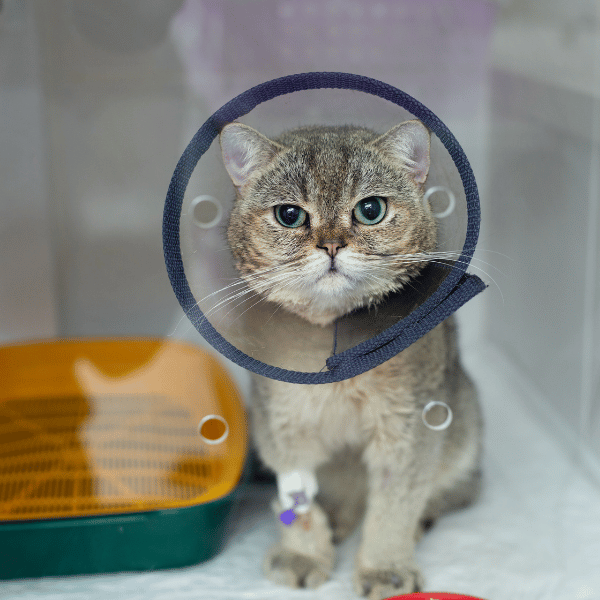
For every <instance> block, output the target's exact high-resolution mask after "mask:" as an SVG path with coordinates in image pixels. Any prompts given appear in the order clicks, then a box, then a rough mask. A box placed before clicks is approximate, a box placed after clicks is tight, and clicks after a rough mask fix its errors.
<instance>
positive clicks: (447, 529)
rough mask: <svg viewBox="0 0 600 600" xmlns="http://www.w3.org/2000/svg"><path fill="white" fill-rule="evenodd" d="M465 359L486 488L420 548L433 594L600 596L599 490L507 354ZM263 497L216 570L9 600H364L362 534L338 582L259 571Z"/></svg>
mask: <svg viewBox="0 0 600 600" xmlns="http://www.w3.org/2000/svg"><path fill="white" fill-rule="evenodd" d="M465 358H466V360H465V362H466V365H467V367H468V369H469V371H470V372H471V373H472V375H473V377H474V378H475V380H476V382H477V384H478V386H479V388H480V392H481V396H482V402H483V405H484V411H485V416H486V428H487V430H486V455H485V465H484V467H485V491H484V494H483V497H482V499H481V500H480V502H479V503H478V504H477V505H476V506H474V507H472V508H470V509H467V510H465V511H462V512H459V513H455V514H452V515H449V516H447V517H444V518H443V519H441V520H440V521H439V522H438V523H437V525H436V526H435V527H434V528H433V529H432V531H431V532H430V533H428V534H427V535H426V536H425V537H424V538H423V540H422V541H421V543H420V544H419V546H418V549H417V560H418V562H419V564H420V565H421V568H422V571H423V574H424V576H425V579H426V584H427V587H426V589H427V590H431V591H434V590H435V591H450V592H456V593H464V594H472V595H477V596H481V597H483V598H487V599H489V600H517V599H518V600H521V599H527V600H600V493H599V490H598V487H596V485H595V484H594V483H593V482H592V481H591V480H590V479H589V478H588V477H586V476H585V475H584V474H583V473H582V472H580V471H579V470H578V469H577V468H576V467H574V462H573V460H572V459H571V458H570V457H569V455H568V454H569V453H568V452H566V451H565V450H563V449H562V448H561V447H560V446H559V445H558V443H557V442H556V440H555V439H554V438H553V437H552V436H551V435H550V434H548V432H547V431H545V430H544V429H543V428H542V427H541V426H540V425H539V423H538V422H537V420H536V419H535V417H534V416H533V415H532V414H531V413H530V412H529V411H528V410H526V409H525V408H524V407H523V404H522V401H521V396H522V395H523V393H524V390H526V389H527V385H526V384H525V383H524V382H523V381H519V379H518V376H517V375H516V374H515V373H514V372H513V371H512V370H511V368H510V366H509V365H507V363H506V362H505V361H504V360H503V358H502V356H501V355H499V354H498V353H497V352H495V351H494V350H493V349H491V348H486V349H482V348H477V351H476V352H470V353H468V354H467V355H466V357H465ZM257 493H259V492H258V491H257V490H256V489H254V490H250V492H249V494H248V496H247V498H246V501H245V503H244V506H242V508H241V509H240V511H239V513H238V515H237V518H236V521H235V523H234V528H233V533H232V535H231V538H230V541H229V543H228V545H227V547H226V548H225V550H224V552H223V553H222V554H220V555H219V556H217V557H216V558H215V559H213V560H211V561H209V562H207V563H204V564H201V565H198V566H195V567H191V568H186V569H180V570H173V571H163V572H154V573H148V574H120V575H101V576H88V577H69V578H51V579H41V580H23V581H13V582H3V583H0V598H2V599H11V600H12V599H13V598H19V599H22V600H109V599H110V600H114V599H117V598H118V599H121V598H123V599H126V600H142V599H144V600H200V599H202V600H204V599H206V600H212V599H215V600H243V599H262V598H265V599H268V598H277V599H278V600H308V599H311V600H313V599H314V600H342V599H343V600H352V599H355V598H356V596H355V595H354V593H353V591H352V588H351V584H350V580H351V572H352V564H353V556H354V553H355V551H356V549H357V545H358V542H359V535H358V534H354V535H353V536H352V538H350V539H349V540H348V541H347V542H346V543H344V544H343V545H342V546H341V547H340V548H339V549H338V561H337V565H336V569H335V573H334V575H333V578H332V579H331V580H330V581H329V582H328V583H326V584H325V585H324V586H322V587H321V588H319V589H318V590H314V591H313V590H309V591H306V590H290V589H287V588H283V587H280V586H276V585H274V584H271V583H270V582H269V581H267V580H266V579H264V578H263V576H262V574H261V571H260V564H261V561H262V555H263V554H264V553H265V552H266V551H267V549H268V548H269V547H270V546H271V544H272V543H273V542H274V540H275V522H274V520H273V517H272V516H271V515H270V513H269V510H268V508H267V506H268V500H269V498H268V497H265V495H264V493H263V494H262V496H257V495H256V494H257ZM0 550H1V552H4V551H7V550H8V551H10V549H6V548H2V549H0ZM1 552H0V553H1Z"/></svg>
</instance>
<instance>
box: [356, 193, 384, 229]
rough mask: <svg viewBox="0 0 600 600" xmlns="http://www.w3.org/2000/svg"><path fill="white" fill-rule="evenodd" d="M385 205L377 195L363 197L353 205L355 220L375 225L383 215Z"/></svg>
mask: <svg viewBox="0 0 600 600" xmlns="http://www.w3.org/2000/svg"><path fill="white" fill-rule="evenodd" d="M386 208H387V205H386V203H385V200H384V199H383V198H380V197H379V196H369V197H368V198H364V199H363V200H361V201H360V202H359V203H358V204H357V205H356V206H355V207H354V216H355V217H356V220H357V221H359V222H360V223H362V224H363V225H375V224H376V223H379V221H381V220H382V219H383V217H385V211H386Z"/></svg>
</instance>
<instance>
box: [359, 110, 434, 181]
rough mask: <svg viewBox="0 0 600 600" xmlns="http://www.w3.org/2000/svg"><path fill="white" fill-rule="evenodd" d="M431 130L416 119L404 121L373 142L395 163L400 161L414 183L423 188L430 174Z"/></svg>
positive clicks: (372, 143)
mask: <svg viewBox="0 0 600 600" xmlns="http://www.w3.org/2000/svg"><path fill="white" fill-rule="evenodd" d="M430 144H431V137H430V135H429V130H428V129H427V127H425V125H423V123H421V121H417V120H416V119H414V120H412V121H404V123H400V125H396V127H393V128H392V129H390V130H389V131H388V132H387V133H384V134H383V135H382V136H381V137H379V138H377V139H376V140H375V141H373V142H371V145H373V146H375V147H376V148H378V149H379V150H381V151H382V152H383V153H385V154H387V155H388V156H389V157H390V158H392V159H393V160H394V161H399V162H400V163H402V165H404V167H405V168H406V169H407V170H408V171H409V173H410V175H411V177H412V179H413V181H414V182H415V183H416V184H417V185H419V186H421V185H423V184H424V183H425V180H426V179H427V175H428V173H429V165H430V158H429V149H430Z"/></svg>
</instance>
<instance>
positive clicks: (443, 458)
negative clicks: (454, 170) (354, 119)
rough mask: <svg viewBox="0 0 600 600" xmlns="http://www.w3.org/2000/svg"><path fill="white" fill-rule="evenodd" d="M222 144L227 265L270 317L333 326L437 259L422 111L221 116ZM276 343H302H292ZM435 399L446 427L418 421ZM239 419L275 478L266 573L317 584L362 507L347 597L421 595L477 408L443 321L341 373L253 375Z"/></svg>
mask: <svg viewBox="0 0 600 600" xmlns="http://www.w3.org/2000/svg"><path fill="white" fill-rule="evenodd" d="M219 140H220V145H221V154H222V158H223V163H224V165H225V168H226V170H227V172H228V174H229V177H230V178H231V181H232V182H233V185H234V187H235V194H236V197H235V202H234V206H233V209H232V212H231V215H230V218H229V222H228V225H227V238H228V242H229V246H230V248H231V252H232V255H233V260H234V263H235V267H236V269H237V271H238V272H239V274H240V276H241V278H242V279H243V280H244V281H246V282H247V284H248V286H249V287H250V288H251V289H253V290H254V291H255V292H256V293H257V294H259V295H260V296H261V297H262V298H263V299H264V302H265V303H266V304H267V305H269V306H270V307H271V308H272V310H271V312H272V319H279V318H285V315H294V316H295V317H294V318H296V319H297V320H296V321H292V322H295V323H300V325H296V326H297V328H298V336H299V337H300V338H301V337H302V335H303V334H302V332H301V331H300V330H301V328H302V326H301V323H303V322H304V323H308V324H310V325H311V326H313V329H314V327H315V326H316V328H317V329H319V328H327V327H331V326H332V324H333V323H334V322H335V321H336V319H339V318H340V317H343V316H344V315H348V314H349V313H352V311H357V310H361V309H364V308H365V307H367V308H373V307H375V308H376V307H378V306H380V305H382V304H384V303H385V301H386V298H387V297H389V296H390V295H393V294H399V295H400V296H402V294H403V293H404V291H405V290H408V289H409V288H410V286H411V282H414V281H415V279H416V278H417V277H418V276H419V274H420V273H422V272H423V271H424V269H426V267H427V261H428V258H429V256H435V255H434V254H432V253H433V251H434V250H435V247H436V224H435V220H434V218H433V216H432V214H431V211H430V209H429V207H428V206H425V205H424V204H423V193H424V184H425V182H426V180H427V176H428V173H429V169H430V132H429V130H428V129H427V128H426V127H425V125H423V124H422V123H421V122H420V121H418V120H410V121H405V122H403V123H400V124H399V125H397V126H395V127H393V128H392V129H390V130H389V131H388V132H387V133H384V134H383V135H380V134H377V133H375V132H374V131H371V130H370V129H367V128H363V127H355V126H332V127H329V126H305V127H300V128H297V129H294V130H291V131H288V132H286V133H284V134H282V135H280V136H279V137H277V138H274V139H269V138H267V137H265V136H264V135H262V134H261V133H259V132H258V131H256V130H255V129H253V128H251V127H249V126H246V125H243V124H240V123H230V124H228V125H226V126H225V127H224V128H223V129H222V131H221V133H220V137H219ZM275 309H277V310H275ZM298 319H299V320H298ZM288 335H289V336H290V338H289V339H290V342H291V340H292V339H293V338H295V337H296V336H295V335H294V331H288ZM317 337H318V336H317ZM311 343H312V342H311V339H310V338H309V339H308V341H307V340H306V339H304V341H303V342H302V344H303V347H304V353H303V355H302V356H301V357H298V358H299V359H300V360H302V361H304V362H303V364H304V365H308V366H310V364H311V356H312V354H313V352H312V349H311ZM314 343H315V344H316V343H317V341H316V337H315V342H314ZM276 351H277V352H278V353H279V354H285V353H286V352H288V353H290V352H294V353H297V352H299V351H301V350H299V349H298V345H297V344H296V346H294V345H293V344H292V343H290V345H289V348H288V347H287V344H281V345H280V346H278V347H277V350H276ZM306 370H308V369H306ZM432 400H437V401H441V402H445V403H446V404H447V405H448V406H450V408H451V410H452V414H453V421H452V423H451V425H450V426H449V427H448V428H447V429H445V430H443V431H433V430H431V429H430V428H428V427H426V426H425V425H424V422H423V420H422V414H423V408H424V407H425V405H426V404H427V403H429V402H430V401H432ZM250 422H251V430H252V435H253V439H254V443H255V445H256V447H257V450H258V453H259V455H260V457H261V459H262V461H263V462H264V463H265V464H266V465H267V466H268V467H269V468H270V469H272V470H273V471H274V473H275V474H276V476H277V482H278V491H279V493H278V496H277V498H276V499H275V500H274V502H273V510H274V512H275V515H276V517H277V522H278V529H279V530H280V540H279V542H278V543H277V545H276V546H275V547H274V548H273V549H272V550H271V551H270V552H269V553H268V554H267V556H266V558H265V561H264V571H265V574H266V576H267V577H269V578H270V579H271V580H273V581H275V582H279V583H282V584H286V585H289V586H293V587H309V588H312V587H316V586H318V585H321V584H322V583H323V582H325V581H326V580H327V579H328V578H329V577H330V574H331V572H332V569H333V566H334V544H335V543H337V542H339V541H341V540H343V539H344V538H345V537H346V536H347V535H348V534H349V533H350V532H352V531H353V529H354V528H355V526H356V525H357V524H358V522H359V521H360V520H361V518H364V520H363V527H362V539H361V543H360V547H359V551H358V554H357V557H356V564H355V571H354V588H355V590H356V592H357V593H358V594H359V595H365V596H368V598H369V599H371V600H379V599H382V598H387V597H389V596H395V595H399V594H405V593H411V592H415V591H419V590H420V589H422V587H423V578H422V576H421V574H420V571H419V569H418V567H417V565H416V563H415V559H414V547H415V543H416V541H417V540H418V539H419V537H420V536H421V534H422V533H423V531H424V530H425V529H427V528H428V527H429V526H430V525H431V524H432V523H433V522H434V521H435V519H437V517H439V516H440V515H441V514H443V513H444V512H446V511H448V510H451V509H454V508H457V507H461V506H466V505H468V504H470V503H471V502H473V501H474V500H475V499H476V497H477V496H478V494H479V490H480V480H481V471H480V456H481V429H482V424H481V414H480V409H479V405H478V402H477V395H476V391H475V388H474V386H473V384H472V383H471V381H470V379H469V378H468V376H467V375H466V374H465V372H464V371H463V369H462V367H461V364H460V360H459V353H458V348H457V334H456V327H455V323H454V319H453V318H452V317H451V318H449V319H447V320H446V321H444V322H443V323H441V324H440V325H438V326H437V327H435V328H434V329H432V330H431V331H430V332H429V333H428V334H426V335H425V336H423V337H422V338H421V339H419V340H418V341H417V342H415V343H414V344H412V345H411V346H409V347H408V348H407V349H406V350H404V351H403V352H401V353H400V354H398V355H397V356H395V357H394V358H392V359H390V360H388V361H387V362H384V363H383V364H381V365H379V366H377V367H376V368H373V369H371V370H370V371H367V372H365V373H363V374H361V375H358V376H356V377H353V378H351V379H348V380H345V381H340V382H338V383H328V384H321V385H303V384H292V383H285V382H281V381H276V380H272V379H269V378H266V377H263V376H260V375H253V398H252V402H251V409H250ZM284 515H287V516H288V517H289V519H288V520H287V521H286V520H285V519H284Z"/></svg>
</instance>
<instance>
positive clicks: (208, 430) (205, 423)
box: [198, 415, 229, 444]
mask: <svg viewBox="0 0 600 600" xmlns="http://www.w3.org/2000/svg"><path fill="white" fill-rule="evenodd" d="M198 433H199V434H200V437H201V438H202V439H203V440H204V441H205V442H206V443H207V444H220V443H221V442H224V441H225V440H226V439H227V436H228V435H229V425H227V421H226V420H225V419H224V418H223V417H221V416H219V415H206V417H204V418H203V419H202V421H200V424H199V425H198Z"/></svg>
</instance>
